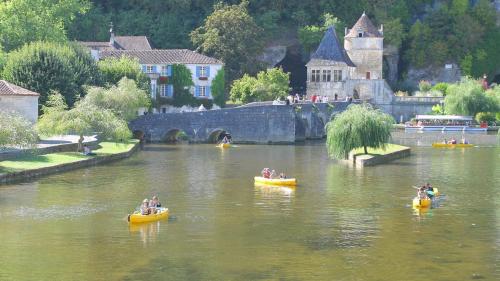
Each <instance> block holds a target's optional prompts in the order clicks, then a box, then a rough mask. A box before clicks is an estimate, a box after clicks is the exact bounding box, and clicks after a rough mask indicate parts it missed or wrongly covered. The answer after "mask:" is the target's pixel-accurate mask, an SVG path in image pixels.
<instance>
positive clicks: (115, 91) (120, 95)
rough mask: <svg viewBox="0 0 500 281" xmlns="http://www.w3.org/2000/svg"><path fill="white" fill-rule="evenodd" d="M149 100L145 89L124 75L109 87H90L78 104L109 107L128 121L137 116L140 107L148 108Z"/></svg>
mask: <svg viewBox="0 0 500 281" xmlns="http://www.w3.org/2000/svg"><path fill="white" fill-rule="evenodd" d="M150 102H151V101H150V98H149V96H148V94H147V92H146V91H144V90H142V89H139V88H138V87H137V84H136V83H135V81H134V80H131V79H128V78H126V77H124V78H122V79H121V80H120V81H119V82H118V84H117V85H113V86H111V87H109V88H102V87H90V88H89V89H88V90H87V95H86V96H85V98H83V99H82V101H81V102H80V104H79V106H83V105H94V106H96V107H99V108H104V109H109V110H111V111H112V112H113V113H114V114H115V115H116V116H117V117H119V118H121V119H123V120H125V121H130V120H132V119H135V118H137V111H138V110H139V109H140V108H148V107H149V105H150Z"/></svg>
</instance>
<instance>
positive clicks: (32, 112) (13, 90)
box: [0, 80, 40, 123]
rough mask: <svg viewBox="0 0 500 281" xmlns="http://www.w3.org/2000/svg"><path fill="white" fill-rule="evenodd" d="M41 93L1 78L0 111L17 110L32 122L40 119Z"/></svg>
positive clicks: (16, 111)
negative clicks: (39, 103) (39, 98)
mask: <svg viewBox="0 0 500 281" xmlns="http://www.w3.org/2000/svg"><path fill="white" fill-rule="evenodd" d="M39 96H40V94H38V93H35V92H32V91H30V90H27V89H24V88H21V87H19V86H16V85H14V84H12V83H9V82H7V81H4V80H0V111H4V112H15V113H17V114H20V115H21V116H23V117H24V118H26V119H27V120H29V121H30V122H33V123H35V122H36V120H37V119H38V97H39Z"/></svg>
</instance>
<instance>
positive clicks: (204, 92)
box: [198, 86, 207, 97]
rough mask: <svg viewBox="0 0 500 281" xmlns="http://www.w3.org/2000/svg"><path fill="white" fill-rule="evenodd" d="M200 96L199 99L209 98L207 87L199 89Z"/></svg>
mask: <svg viewBox="0 0 500 281" xmlns="http://www.w3.org/2000/svg"><path fill="white" fill-rule="evenodd" d="M198 96H199V97H206V96H207V88H206V87H205V86H200V87H199V88H198Z"/></svg>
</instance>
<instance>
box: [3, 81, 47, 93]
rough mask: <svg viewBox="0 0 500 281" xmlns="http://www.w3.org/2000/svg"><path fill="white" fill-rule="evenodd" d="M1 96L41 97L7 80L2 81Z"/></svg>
mask: <svg viewBox="0 0 500 281" xmlns="http://www.w3.org/2000/svg"><path fill="white" fill-rule="evenodd" d="M0 96H36V97H38V96H40V94H39V93H35V92H33V91H30V90H27V89H25V88H22V87H19V86H16V85H14V84H12V83H9V82H7V81H5V80H0Z"/></svg>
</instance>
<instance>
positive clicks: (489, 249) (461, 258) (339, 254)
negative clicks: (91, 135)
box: [0, 142, 500, 281]
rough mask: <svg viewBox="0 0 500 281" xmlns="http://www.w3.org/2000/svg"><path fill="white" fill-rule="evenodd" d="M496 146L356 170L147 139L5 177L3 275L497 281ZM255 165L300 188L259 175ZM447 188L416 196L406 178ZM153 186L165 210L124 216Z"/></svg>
mask: <svg viewBox="0 0 500 281" xmlns="http://www.w3.org/2000/svg"><path fill="white" fill-rule="evenodd" d="M499 164H500V147H486V148H471V149H433V148H429V147H414V148H412V156H411V157H408V158H405V159H401V160H397V161H395V162H392V163H390V164H386V165H380V166H375V167H367V168H364V169H356V168H353V167H348V166H345V165H342V164H339V163H337V162H335V161H332V160H329V159H328V158H327V155H326V149H325V146H324V143H322V142H317V143H316V142H315V143H307V144H305V145H296V146H292V145H274V146H266V145H260V146H257V145H242V146H239V147H233V148H230V149H225V150H221V149H219V148H216V147H214V145H147V146H146V147H145V150H144V151H141V152H139V153H137V154H135V155H134V156H132V157H131V158H129V159H126V160H123V161H119V162H115V163H111V164H109V165H106V166H97V167H92V168H87V169H81V170H75V171H71V172H66V173H62V174H58V175H52V176H48V177H43V178H40V179H37V180H35V181H30V182H25V183H19V184H12V185H3V186H0V243H1V244H0V245H1V246H0V249H1V250H0V280H3V281H7V280H8V281H10V280H16V281H19V280H278V279H279V280H422V279H427V280H471V279H482V280H499V279H500V197H499V196H498V192H499V191H500V165H499ZM262 167H273V168H275V169H277V170H279V171H281V170H283V171H286V173H287V174H288V175H290V176H295V177H297V178H298V181H299V184H300V185H299V186H298V187H296V188H295V189H288V188H278V187H276V188H269V187H255V186H254V184H253V176H254V175H257V174H258V173H259V171H260V170H261V168H262ZM424 181H429V182H431V183H432V184H433V185H434V186H435V187H438V188H439V189H440V191H441V192H442V193H444V196H443V198H444V199H443V200H441V203H440V204H439V206H438V207H437V208H434V209H431V210H429V211H428V212H422V213H418V212H415V211H414V210H413V209H412V208H411V200H412V197H413V196H414V194H415V190H414V189H413V188H412V185H417V184H422V183H424ZM153 194H158V195H159V197H160V200H161V201H162V203H163V204H164V205H166V206H168V207H169V209H170V211H171V217H170V218H169V220H165V221H160V222H156V223H150V224H146V225H142V226H134V227H129V225H128V224H127V222H126V215H127V213H129V212H131V211H133V210H134V208H135V207H137V206H138V205H139V203H140V202H141V201H142V199H144V198H146V197H149V198H150V197H151V196H152V195H153Z"/></svg>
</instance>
